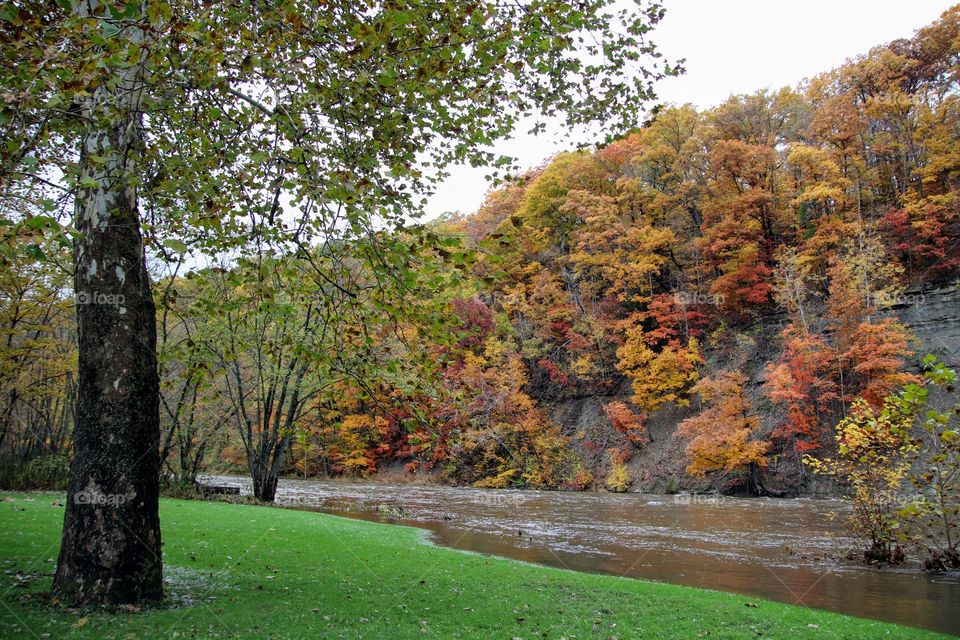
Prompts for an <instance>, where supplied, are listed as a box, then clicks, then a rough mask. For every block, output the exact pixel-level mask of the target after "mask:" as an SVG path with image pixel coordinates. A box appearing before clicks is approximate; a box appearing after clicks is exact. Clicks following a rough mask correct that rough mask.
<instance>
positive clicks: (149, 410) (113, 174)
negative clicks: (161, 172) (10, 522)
mask: <svg viewBox="0 0 960 640" xmlns="http://www.w3.org/2000/svg"><path fill="white" fill-rule="evenodd" d="M74 8H75V11H77V12H79V13H80V14H81V15H97V14H98V13H101V12H102V10H103V7H101V6H100V5H99V3H97V2H94V1H93V0H89V1H87V2H78V3H75V5H74ZM123 33H125V37H126V38H127V39H129V42H130V43H131V44H133V45H134V46H138V47H139V46H140V43H141V41H142V37H143V34H142V31H141V30H140V29H139V28H138V25H137V24H136V23H135V22H133V21H130V23H129V25H127V28H126V29H125V30H124V31H123ZM116 74H117V76H118V77H116V80H117V82H116V84H109V83H105V84H103V85H100V86H99V87H98V88H97V89H96V90H95V91H94V92H93V94H92V95H91V96H89V97H88V98H86V99H85V101H84V104H83V105H82V106H81V112H82V114H83V117H84V121H85V122H87V123H88V124H87V129H86V131H85V132H84V135H83V139H82V141H81V149H80V177H81V186H82V187H83V188H82V190H81V192H80V193H79V194H78V195H77V199H76V205H75V210H74V216H75V221H74V223H75V226H76V228H77V230H78V232H79V234H78V237H77V239H76V240H75V244H74V268H75V274H74V286H75V293H76V296H77V324H78V340H79V381H78V400H77V413H76V424H75V426H74V448H75V453H74V458H73V462H72V463H71V466H70V483H69V487H68V490H67V491H68V495H67V506H66V514H65V517H64V525H63V538H62V546H61V549H60V557H59V559H58V562H57V571H56V575H55V577H54V585H53V589H54V595H55V596H56V597H58V598H59V599H60V600H61V601H63V602H66V603H71V604H99V603H109V604H131V603H136V602H142V601H145V600H156V599H159V598H161V597H162V595H163V566H162V561H161V550H160V518H159V513H158V509H159V504H158V503H159V495H158V494H159V471H160V469H159V439H160V427H159V407H158V398H159V381H158V375H157V357H156V311H155V308H154V303H153V297H152V295H151V292H150V281H149V276H148V273H147V269H146V264H145V259H144V249H143V240H142V237H141V234H140V220H139V212H138V209H137V194H136V188H135V186H134V185H135V182H134V181H133V180H132V178H134V177H135V176H136V173H137V169H138V162H137V158H138V156H139V154H140V150H141V149H142V130H141V122H140V111H141V106H140V103H141V99H142V92H143V65H142V64H134V65H132V66H130V67H128V68H125V69H122V70H121V71H117V72H116ZM94 185H95V186H94Z"/></svg>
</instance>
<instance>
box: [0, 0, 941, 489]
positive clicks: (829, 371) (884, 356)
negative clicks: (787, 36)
mask: <svg viewBox="0 0 960 640" xmlns="http://www.w3.org/2000/svg"><path fill="white" fill-rule="evenodd" d="M958 74H960V8H954V9H951V10H950V11H948V12H947V13H945V14H944V15H943V17H942V18H941V19H940V20H939V21H938V22H936V23H934V24H932V25H930V26H929V27H927V28H925V29H922V30H920V31H919V32H918V33H916V35H915V36H914V37H913V38H911V39H909V40H898V41H894V42H891V43H889V44H887V45H884V46H879V47H877V48H875V49H873V50H871V51H870V52H869V53H867V54H865V55H863V56H861V57H858V58H856V59H853V60H850V61H848V62H847V63H846V64H844V65H843V66H841V67H839V68H837V69H835V70H833V71H829V72H826V73H822V74H820V75H817V76H815V77H813V78H811V79H810V80H808V81H806V82H804V83H803V84H802V85H800V86H798V87H795V88H783V89H780V90H777V91H771V90H764V91H759V92H757V93H755V94H752V95H742V96H732V97H731V98H730V99H728V100H727V101H726V102H724V103H723V104H721V105H719V106H717V107H715V108H713V109H710V110H706V111H698V110H697V109H695V108H693V107H692V106H689V105H681V106H670V105H668V106H662V107H660V108H658V109H656V110H655V111H654V112H653V113H652V114H651V115H650V117H649V120H648V122H647V123H646V124H645V125H644V126H643V127H642V128H639V129H636V130H634V131H633V132H631V133H630V134H629V135H626V136H621V137H619V138H617V139H614V140H611V141H610V142H609V143H608V144H606V145H604V146H602V147H600V148H597V149H587V150H579V151H571V152H568V153H563V154H560V155H558V156H556V157H554V158H551V159H550V160H549V161H547V162H546V163H544V164H543V165H542V166H540V167H537V168H535V169H531V170H529V171H527V172H526V173H524V174H522V175H519V176H515V177H512V178H510V179H508V180H506V181H504V182H502V183H501V184H500V186H499V187H497V188H496V189H495V190H492V191H491V192H490V193H489V195H488V197H487V199H486V202H485V203H484V204H483V206H482V207H481V208H480V210H479V211H477V212H476V213H473V214H471V215H463V216H461V215H456V216H448V217H446V218H444V219H442V220H436V221H432V222H430V223H428V224H426V225H420V226H407V227H402V228H401V227H399V226H398V227H397V229H392V228H382V229H380V230H378V231H377V232H376V233H375V234H371V235H369V236H367V237H366V238H365V239H364V240H362V241H361V240H357V241H355V242H354V241H352V240H342V241H340V240H338V241H331V242H326V243H322V244H320V245H317V246H314V247H312V248H310V249H309V250H308V251H300V252H296V253H292V252H285V251H281V250H271V249H267V248H263V249H262V250H261V251H259V252H254V253H253V254H250V255H244V256H243V257H240V258H232V259H224V260H223V262H222V264H221V265H220V266H217V267H210V268H202V269H201V268H199V267H198V266H197V264H198V263H197V262H196V260H195V257H196V256H191V251H190V249H189V248H188V244H189V245H190V246H193V245H194V243H192V242H191V243H185V242H183V241H180V240H170V241H167V242H166V243H165V244H164V245H163V246H162V247H160V250H159V253H158V256H157V257H156V258H155V259H154V260H153V261H151V265H150V266H151V268H152V269H153V271H154V274H155V277H157V278H158V285H157V286H156V287H155V291H154V298H155V303H156V306H157V318H158V321H157V324H158V350H159V366H160V380H161V389H162V394H161V399H160V415H161V428H162V433H161V459H162V464H163V468H164V470H165V473H166V474H167V475H168V476H169V477H171V478H178V479H182V480H185V481H187V482H192V481H193V480H194V479H195V478H196V476H197V474H199V473H201V472H203V471H209V470H230V471H239V472H248V473H250V474H252V476H253V478H254V481H255V486H256V488H257V495H258V497H262V498H264V499H268V500H269V499H272V497H273V494H274V492H275V489H276V483H277V478H278V477H279V476H281V475H284V474H296V475H299V476H347V477H365V476H370V475H372V474H376V473H378V472H384V471H389V472H390V473H392V474H393V476H392V477H396V476H397V475H399V474H403V475H409V476H410V477H411V478H420V479H430V480H431V481H437V482H443V483H453V484H470V485H474V486H477V487H535V488H550V489H571V490H585V489H598V488H606V489H609V490H612V491H626V490H628V489H629V488H630V487H631V485H632V484H634V483H635V482H637V481H638V477H637V475H638V473H647V474H648V475H649V470H646V471H644V470H642V469H639V468H638V467H637V466H636V465H632V464H631V461H632V460H633V459H635V458H636V456H638V454H641V453H642V452H644V451H645V450H647V449H648V448H650V447H653V446H654V445H658V446H660V447H661V448H660V449H659V450H658V451H659V454H660V455H661V458H662V457H663V456H667V457H669V458H670V459H669V460H665V459H655V460H654V462H655V465H656V467H657V468H659V469H661V470H667V471H665V472H662V473H661V475H660V476H659V479H658V481H659V482H660V483H661V484H660V485H659V486H660V487H661V488H663V489H666V490H675V489H676V488H678V487H701V488H702V487H704V486H707V485H709V486H712V487H714V488H718V489H721V490H723V491H737V490H748V491H751V492H753V493H757V494H764V493H775V494H781V495H782V494H791V495H792V494H795V493H797V492H800V491H804V490H807V489H809V482H810V478H811V476H812V475H813V471H814V470H816V469H817V468H818V465H820V466H823V465H828V466H829V463H831V462H832V463H836V462H837V461H838V460H839V459H840V458H842V454H844V453H845V452H846V451H847V450H848V449H849V447H848V445H850V443H849V442H846V441H845V440H844V437H846V436H844V434H848V435H849V433H848V432H849V431H850V429H851V428H852V426H851V425H855V424H857V423H858V421H860V422H864V421H869V419H870V418H871V417H873V418H876V417H877V416H880V415H881V412H882V410H883V407H884V406H885V403H889V401H890V400H889V399H890V398H891V397H892V396H893V394H896V393H897V392H900V391H901V390H902V389H904V388H913V389H917V388H923V386H924V384H926V383H927V382H930V380H933V379H932V378H930V371H931V370H937V368H938V367H942V364H941V363H940V362H939V361H938V360H936V359H934V358H931V359H928V360H927V361H926V362H927V365H926V368H924V366H922V365H921V358H922V357H923V356H925V355H926V353H920V352H919V351H918V345H917V342H916V341H915V340H914V339H913V337H912V334H911V329H910V327H909V326H907V325H905V324H904V323H902V322H901V321H899V320H898V317H897V316H896V314H895V313H893V311H892V310H893V309H895V308H902V307H904V306H905V305H906V306H909V305H911V304H919V303H922V297H923V292H924V291H930V290H933V289H936V288H938V287H945V286H949V285H951V284H952V283H954V282H955V279H956V278H957V276H958V275H960V146H958V144H957V141H958V139H960V95H958V81H960V76H958ZM211 206H212V205H211ZM35 219H36V220H40V222H38V223H37V226H38V228H37V233H36V234H35V235H31V234H29V233H27V234H21V235H19V236H18V237H17V238H16V240H15V243H18V246H15V247H13V249H12V250H5V253H4V255H3V263H2V267H3V268H2V269H0V289H2V306H0V314H2V317H0V321H2V335H0V342H2V344H0V367H2V369H0V447H2V451H3V456H4V457H5V459H6V460H7V461H10V462H11V463H12V464H9V465H8V464H6V463H5V464H4V468H5V469H6V470H8V471H6V473H7V474H8V475H9V477H8V478H6V479H5V482H7V483H8V484H16V482H17V474H27V475H29V476H30V477H33V478H36V477H48V478H50V481H51V482H54V481H55V480H56V478H58V477H61V476H62V474H64V473H65V468H66V462H65V460H66V458H67V456H68V455H69V452H70V451H71V446H72V444H71V439H70V430H71V426H72V421H73V416H74V412H75V410H76V402H77V400H76V397H77V386H76V376H75V373H74V369H75V367H76V353H77V335H76V329H75V327H74V324H73V323H74V320H73V310H74V302H75V300H74V296H73V292H72V281H71V278H70V275H69V270H68V269H65V268H64V264H65V263H68V262H69V259H68V258H66V257H65V256H66V253H65V251H66V249H65V248H64V247H63V246H62V245H63V243H62V242H61V243H59V244H58V243H57V242H55V241H53V242H51V241H48V240H45V239H44V238H45V236H44V235H43V234H42V233H40V229H39V227H40V225H42V224H44V220H46V219H45V218H40V217H37V218H35ZM332 224H333V225H342V224H347V225H349V224H350V221H349V220H343V221H339V220H338V221H334V222H333V223H332ZM12 243H14V241H11V242H10V243H8V245H11V244H12ZM411 247H413V248H414V249H415V250H409V249H410V248H411ZM8 249H9V246H8ZM358 255H362V256H366V257H367V258H368V259H364V260H361V259H358V258H357V256H358ZM378 262H383V263H384V264H387V265H388V266H389V267H391V268H392V269H393V270H392V271H391V273H392V274H393V275H391V276H390V278H389V279H390V282H389V283H387V284H384V283H383V282H382V281H381V279H383V278H384V277H385V276H384V275H383V273H384V272H385V271H383V272H382V271H378V270H374V269H371V268H370V267H369V265H371V264H376V263H378ZM331 274H332V275H331ZM918 301H921V302H918ZM76 302H78V303H79V304H81V305H82V304H85V303H90V302H97V303H100V304H104V303H105V304H115V305H118V306H122V305H123V300H122V298H121V299H118V300H116V301H111V300H97V301H88V300H83V299H80V294H78V295H77V300H76ZM949 346H950V345H947V344H944V345H942V347H943V348H942V349H940V350H939V352H938V353H937V354H936V355H937V356H938V357H939V358H941V359H942V360H945V361H946V364H948V365H956V357H957V353H956V351H955V347H956V345H952V346H953V347H954V351H953V352H950V349H949V348H948V347H949ZM931 350H932V351H936V349H931ZM757 354H761V356H762V360H763V362H762V363H761V366H759V367H757V366H755V365H751V364H749V362H750V361H751V360H755V359H756V358H757V357H758V356H757ZM940 382H942V380H940ZM911 385H912V386H911ZM583 398H591V399H594V400H595V401H596V402H597V403H599V406H600V407H601V410H602V411H601V414H600V415H599V416H598V418H597V420H594V421H593V422H591V423H590V424H587V425H583V424H572V425H571V424H569V423H565V422H564V421H563V420H562V419H561V418H558V416H557V411H556V408H557V407H558V406H560V405H561V404H562V403H564V402H566V401H569V400H571V399H583ZM882 415H884V416H886V417H887V418H889V416H888V415H887V414H886V413H883V414H882ZM657 416H666V417H665V418H661V420H664V419H666V420H668V421H671V423H672V425H673V426H674V427H675V430H674V431H673V432H671V433H669V435H668V436H667V439H668V440H669V442H667V443H663V442H659V440H660V438H658V442H656V443H654V442H651V433H650V430H649V429H648V423H649V422H650V421H653V420H656V419H657ZM885 419H886V418H885ZM838 424H839V425H841V428H840V429H838V428H837V427H838ZM666 445H669V446H666ZM824 461H827V462H824ZM833 468H834V469H835V467H833ZM674 469H676V470H678V471H677V473H676V474H675V473H674V472H673V471H672V470H674ZM821 470H822V469H821ZM646 479H647V480H649V477H647V478H646ZM698 483H699V484H698ZM704 483H707V485H705V484H704ZM771 486H775V488H773V489H772V488H771Z"/></svg>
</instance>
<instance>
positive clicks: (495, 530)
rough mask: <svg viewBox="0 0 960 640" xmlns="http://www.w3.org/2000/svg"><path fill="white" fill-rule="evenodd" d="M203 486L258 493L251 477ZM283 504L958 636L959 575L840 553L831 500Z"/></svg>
mask: <svg viewBox="0 0 960 640" xmlns="http://www.w3.org/2000/svg"><path fill="white" fill-rule="evenodd" d="M205 482H207V483H210V484H218V485H230V486H240V487H241V491H242V493H244V494H249V493H251V490H250V481H249V480H248V479H245V478H236V477H224V476H214V477H208V478H205ZM277 502H278V503H279V504H281V505H283V506H289V507H296V508H303V509H310V510H316V511H321V512H324V513H331V514H336V515H342V516H348V517H354V518H362V519H365V520H373V521H379V522H393V523H398V524H406V525H412V526H416V527H420V528H423V529H427V530H428V531H429V532H430V537H431V539H432V540H433V541H434V542H435V543H436V544H438V545H442V546H447V547H452V548H455V549H463V550H468V551H475V552H480V553H486V554H491V555H497V556H503V557H508V558H514V559H517V560H524V561H527V562H534V563H538V564H544V565H550V566H555V567H563V568H567V569H573V570H576V571H587V572H592V573H606V574H611V575H618V576H627V577H630V578H641V579H645V580H658V581H661V582H669V583H673V584H682V585H689V586H693V587H703V588H707V589H716V590H720V591H730V592H733V593H739V594H743V595H747V596H756V597H760V598H767V599H771V600H779V601H781V602H787V603H790V604H799V605H803V606H807V607H816V608H819V609H828V610H831V611H838V612H841V613H847V614H851V615H856V616H862V617H866V618H876V619H878V620H887V621H890V622H898V623H901V624H906V625H911V626H918V627H924V628H928V629H934V630H937V631H944V632H947V633H953V634H960V575H958V574H939V575H938V574H924V573H921V572H919V571H917V570H916V569H910V568H904V569H883V570H878V569H871V568H865V567H861V566H858V565H856V564H855V563H851V562H845V561H839V560H837V557H838V556H840V555H842V553H840V552H839V551H838V549H845V548H846V549H849V548H852V547H851V545H852V541H851V540H850V539H849V538H847V537H846V536H845V534H844V528H845V527H844V517H843V514H844V513H845V506H844V504H843V503H841V502H839V501H834V500H816V499H810V498H799V499H790V500H787V499H764V498H728V497H722V496H690V495H677V496H660V495H649V494H611V493H573V492H555V491H518V490H490V489H470V488H460V487H437V486H422V485H386V484H374V483H355V484H354V483H343V482H330V481H321V480H281V481H280V486H279V489H278V492H277Z"/></svg>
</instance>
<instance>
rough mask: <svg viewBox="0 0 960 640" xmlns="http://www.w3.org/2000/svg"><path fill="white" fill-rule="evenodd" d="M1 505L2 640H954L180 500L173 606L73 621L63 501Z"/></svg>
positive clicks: (379, 532) (377, 530)
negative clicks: (61, 564)
mask: <svg viewBox="0 0 960 640" xmlns="http://www.w3.org/2000/svg"><path fill="white" fill-rule="evenodd" d="M0 500H2V501H0V569H2V577H3V582H2V584H0V593H2V596H0V638H258V639H259V638H311V639H313V638H438V639H439V638H444V639H445V638H484V639H487V638H491V639H498V638H503V639H506V640H511V639H512V638H523V639H524V640H532V639H534V638H550V639H559V638H567V639H568V640H572V639H574V638H580V639H583V638H603V639H609V638H619V639H626V638H638V637H642V638H698V637H703V638H706V637H710V638H757V637H769V638H869V639H871V640H872V639H874V638H882V637H888V638H934V637H944V636H938V635H937V634H933V633H928V632H924V631H919V630H915V629H908V628H905V627H898V626H895V625H890V624H884V623H881V622H874V621H870V620H862V619H858V618H851V617H847V616H842V615H838V614H833V613H827V612H823V611H816V610H813V609H805V608H802V607H793V606H789V605H785V604H780V603H775V602H766V601H758V600H756V599H755V598H747V597H743V596H737V595H731V594H725V593H718V592H712V591H704V590H700V589H692V588H688V587H679V586H673V585H665V584H658V583H651V582H642V581H638V580H629V579H623V578H616V577H610V576H599V575H590V574H581V573H575V572H570V571H563V570H559V569H551V568H547V567H536V566H531V565H527V564H522V563H519V562H514V561H511V560H502V559H497V558H488V557H484V556H479V555H473V554H466V553H460V552H457V551H452V550H447V549H440V548H436V547H433V546H431V545H429V544H426V543H425V542H424V541H423V537H422V535H421V532H420V531H418V530H416V529H410V528H406V527H397V526H390V525H381V524H372V523H368V522H360V521H355V520H348V519H344V518H337V517H333V516H326V515H321V514H317V513H307V512H302V511H291V510H285V509H274V508H268V507H256V506H244V505H232V504H224V503H217V502H188V501H179V500H164V501H163V503H162V506H161V521H162V523H163V536H164V561H165V563H166V566H165V572H166V580H167V591H168V594H170V596H171V603H169V604H168V605H165V606H164V607H161V608H154V609H149V610H143V611H131V612H115V611H114V612H107V611H89V612H81V611H69V610H65V609H63V608H62V607H56V606H54V605H51V604H49V603H48V602H47V600H46V599H45V598H44V596H43V595H42V593H43V592H45V591H47V590H48V589H49V587H50V581H51V579H52V575H53V569H54V560H55V558H56V555H57V547H58V542H59V535H60V527H61V523H62V519H63V507H62V502H63V497H62V495H61V494H53V493H32V494H22V493H20V494H3V496H2V497H0ZM748 603H750V604H748ZM752 605H758V606H752Z"/></svg>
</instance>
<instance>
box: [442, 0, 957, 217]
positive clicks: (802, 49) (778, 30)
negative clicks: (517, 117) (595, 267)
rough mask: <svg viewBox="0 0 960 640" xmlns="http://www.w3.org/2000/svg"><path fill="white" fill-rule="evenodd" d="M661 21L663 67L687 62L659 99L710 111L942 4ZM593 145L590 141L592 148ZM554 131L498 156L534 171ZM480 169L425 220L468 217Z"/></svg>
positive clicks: (809, 69) (811, 2) (460, 178)
mask: <svg viewBox="0 0 960 640" xmlns="http://www.w3.org/2000/svg"><path fill="white" fill-rule="evenodd" d="M664 4H665V5H666V7H667V16H666V18H664V20H663V22H661V23H660V25H658V26H657V28H656V29H655V30H654V32H653V40H654V42H656V43H657V45H659V48H660V51H662V52H663V53H664V55H665V56H666V57H667V58H668V59H671V60H675V59H678V58H686V60H687V63H686V68H687V73H686V74H685V75H683V76H681V77H679V78H668V79H667V80H665V81H663V82H662V83H661V84H660V88H659V90H658V94H659V97H660V100H662V101H664V102H672V103H675V104H682V103H685V102H690V103H693V104H694V105H696V106H697V107H699V108H709V107H712V106H715V105H717V104H719V103H720V102H722V101H723V100H725V99H726V98H727V97H728V96H730V95H731V94H742V93H753V92H754V91H757V90H759V89H762V88H764V87H769V88H772V89H778V88H780V87H783V86H787V85H796V84H797V83H798V82H800V81H801V80H803V79H804V78H807V77H809V76H813V75H816V74H817V73H819V72H821V71H827V70H830V69H833V68H835V67H837V66H839V65H841V64H842V63H843V62H844V61H845V60H846V59H848V58H851V57H853V56H856V55H857V54H860V53H866V52H867V51H868V50H869V49H870V48H871V47H873V46H874V45H878V44H882V43H885V42H889V41H890V40H894V39H896V38H906V37H909V36H911V35H913V32H914V31H916V30H917V29H919V28H920V27H923V26H925V25H927V24H929V23H931V22H933V21H934V20H936V19H937V18H938V17H939V16H940V14H941V13H943V11H945V10H946V9H948V8H949V7H950V6H952V5H953V4H954V3H953V2H949V1H947V0H939V1H933V0H906V1H903V0H800V1H799V2H784V1H783V0H723V1H722V2H717V1H716V0H664ZM590 142H592V141H590ZM572 146H573V143H572V142H571V140H569V139H567V138H565V137H564V136H562V135H560V134H559V132H558V131H557V130H553V131H551V130H549V129H548V130H547V131H546V132H544V133H543V134H541V135H540V136H538V137H536V138H534V137H530V136H527V135H522V134H518V135H517V137H516V138H515V139H513V140H510V141H506V142H504V143H502V144H500V145H499V146H498V147H497V148H496V151H497V152H499V153H505V154H509V155H512V156H514V157H516V158H519V160H520V166H522V167H530V166H535V165H537V164H539V163H540V162H541V161H542V160H544V159H545V158H547V157H548V156H551V155H553V154H554V153H557V152H558V151H562V150H564V149H568V148H571V147H572ZM486 173H487V171H486V170H485V169H472V168H470V167H456V168H454V169H453V170H452V171H451V176H450V177H449V178H448V179H447V180H446V181H445V182H444V183H443V184H442V185H440V187H439V188H438V190H437V193H436V195H435V196H434V197H433V198H432V199H431V200H430V202H429V204H428V205H427V214H428V216H429V217H434V216H437V215H439V214H441V213H444V212H447V211H460V212H462V213H472V212H473V211H475V210H476V209H477V208H478V207H479V206H480V203H481V202H482V201H483V197H484V194H485V193H486V191H487V186H488V185H487V183H486V181H485V180H484V177H483V176H484V175H485V174H486Z"/></svg>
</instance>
